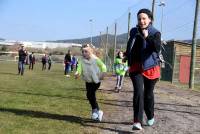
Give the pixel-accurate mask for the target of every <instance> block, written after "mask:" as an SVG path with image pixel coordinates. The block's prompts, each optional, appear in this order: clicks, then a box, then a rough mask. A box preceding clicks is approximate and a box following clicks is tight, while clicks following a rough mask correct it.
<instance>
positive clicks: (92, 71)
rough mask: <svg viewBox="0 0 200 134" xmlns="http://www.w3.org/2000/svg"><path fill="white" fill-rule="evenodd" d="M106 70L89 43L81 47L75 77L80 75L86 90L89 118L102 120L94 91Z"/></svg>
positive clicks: (101, 113) (101, 112)
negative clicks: (80, 55) (80, 56)
mask: <svg viewBox="0 0 200 134" xmlns="http://www.w3.org/2000/svg"><path fill="white" fill-rule="evenodd" d="M105 72H106V66H105V64H104V63H103V62H102V61H101V60H100V59H99V58H98V57H97V56H96V55H94V54H93V50H92V48H91V46H90V45H89V44H86V45H84V46H83V47H82V58H81V59H80V60H79V64H78V68H77V71H76V73H75V78H78V77H79V76H80V75H82V78H83V80H84V81H85V85H86V90H87V99H88V100H89V103H90V105H91V108H92V115H91V118H92V119H93V120H97V121H102V118H103V111H102V110H100V108H99V105H98V103H97V100H96V91H97V90H98V88H99V87H100V85H101V80H102V79H103V77H104V75H105Z"/></svg>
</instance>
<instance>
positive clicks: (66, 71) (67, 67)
mask: <svg viewBox="0 0 200 134" xmlns="http://www.w3.org/2000/svg"><path fill="white" fill-rule="evenodd" d="M70 69H71V65H70V64H65V75H66V74H68V73H69V72H70Z"/></svg>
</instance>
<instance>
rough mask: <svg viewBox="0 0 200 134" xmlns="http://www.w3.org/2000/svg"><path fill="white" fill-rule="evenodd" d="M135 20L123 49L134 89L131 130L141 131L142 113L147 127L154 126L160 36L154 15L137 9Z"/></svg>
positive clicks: (146, 10) (148, 11)
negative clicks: (136, 23) (154, 21)
mask: <svg viewBox="0 0 200 134" xmlns="http://www.w3.org/2000/svg"><path fill="white" fill-rule="evenodd" d="M137 20H138V25H137V26H136V27H134V28H132V29H131V31H130V38H129V40H128V43H127V49H126V57H127V59H128V65H129V75H130V78H131V80H132V83H133V88H134V95H133V96H134V97H133V110H134V117H133V118H134V120H133V126H132V129H133V130H141V129H142V125H143V124H142V123H143V110H144V111H145V114H146V116H147V125H149V126H152V125H153V124H154V122H155V118H154V93H153V91H154V87H155V84H156V82H157V81H158V79H159V77H160V59H159V52H160V49H161V33H160V32H159V31H158V30H157V29H155V28H154V27H153V26H152V22H153V15H152V13H151V11H150V10H149V9H140V10H139V11H138V13H137Z"/></svg>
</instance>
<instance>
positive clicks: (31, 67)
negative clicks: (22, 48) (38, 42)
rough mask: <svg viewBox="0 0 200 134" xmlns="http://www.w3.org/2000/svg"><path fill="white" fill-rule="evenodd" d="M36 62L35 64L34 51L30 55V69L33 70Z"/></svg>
mask: <svg viewBox="0 0 200 134" xmlns="http://www.w3.org/2000/svg"><path fill="white" fill-rule="evenodd" d="M34 64H35V55H34V52H32V53H31V54H30V55H29V70H30V69H31V70H33V67H34Z"/></svg>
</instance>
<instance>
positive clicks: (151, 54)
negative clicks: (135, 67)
mask: <svg viewBox="0 0 200 134" xmlns="http://www.w3.org/2000/svg"><path fill="white" fill-rule="evenodd" d="M148 32H149V33H148V37H147V38H146V39H145V38H144V37H143V34H142V32H141V30H140V29H139V28H138V27H134V28H132V29H131V31H130V38H129V40H128V43H127V49H126V56H127V59H128V64H129V66H131V65H132V64H134V63H141V64H142V67H143V69H144V70H148V69H150V68H152V67H154V66H156V65H159V63H160V59H159V52H160V49H161V34H160V32H159V31H158V30H157V29H155V28H154V27H153V26H151V25H150V26H149V27H148Z"/></svg>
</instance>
